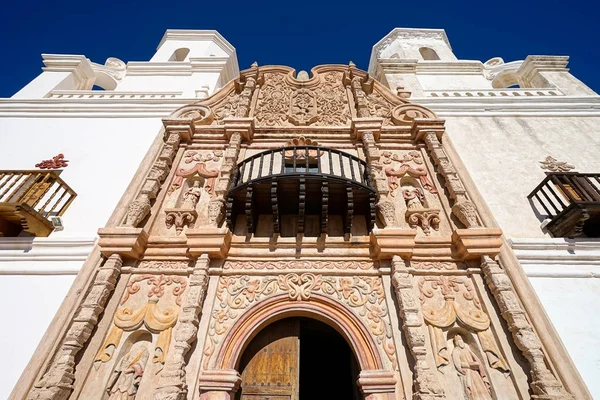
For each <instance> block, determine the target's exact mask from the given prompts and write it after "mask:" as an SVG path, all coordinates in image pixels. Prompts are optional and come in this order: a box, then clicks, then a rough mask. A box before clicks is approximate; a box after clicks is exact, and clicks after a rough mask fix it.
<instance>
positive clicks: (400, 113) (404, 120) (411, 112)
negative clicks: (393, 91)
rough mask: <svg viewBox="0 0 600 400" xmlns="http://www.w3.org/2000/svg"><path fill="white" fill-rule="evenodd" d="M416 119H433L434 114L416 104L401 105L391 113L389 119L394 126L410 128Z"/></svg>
mask: <svg viewBox="0 0 600 400" xmlns="http://www.w3.org/2000/svg"><path fill="white" fill-rule="evenodd" d="M417 118H435V114H434V113H433V112H432V111H431V110H429V109H428V108H426V107H423V106H419V105H416V104H402V105H399V106H396V107H395V108H394V109H393V110H392V111H391V119H392V121H393V122H394V124H396V125H400V126H403V125H404V126H410V125H412V124H413V122H414V121H415V119H417Z"/></svg>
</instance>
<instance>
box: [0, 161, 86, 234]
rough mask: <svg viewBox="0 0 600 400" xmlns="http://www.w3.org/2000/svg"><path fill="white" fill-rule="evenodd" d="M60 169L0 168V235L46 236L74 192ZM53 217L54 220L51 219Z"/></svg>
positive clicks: (53, 228) (53, 227) (64, 209)
mask: <svg viewBox="0 0 600 400" xmlns="http://www.w3.org/2000/svg"><path fill="white" fill-rule="evenodd" d="M59 173H60V171H41V170H31V171H0V236H5V237H14V236H24V235H25V236H36V237H46V236H48V235H50V233H51V232H52V231H54V230H55V229H56V228H57V227H59V228H60V226H59V225H58V221H57V220H56V217H60V216H61V215H63V214H64V212H65V211H66V210H67V208H68V207H69V206H70V205H71V203H72V202H73V200H74V199H75V197H76V196H77V194H76V193H75V192H74V191H73V190H72V189H71V188H70V187H69V185H67V184H66V183H65V182H64V181H63V180H62V179H61V178H60V177H59V176H58V175H59ZM53 220H54V221H53Z"/></svg>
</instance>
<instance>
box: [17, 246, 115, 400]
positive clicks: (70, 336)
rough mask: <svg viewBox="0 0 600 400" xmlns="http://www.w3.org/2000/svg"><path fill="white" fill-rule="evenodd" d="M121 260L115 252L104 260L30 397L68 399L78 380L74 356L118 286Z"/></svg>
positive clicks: (45, 399) (32, 398)
mask: <svg viewBox="0 0 600 400" xmlns="http://www.w3.org/2000/svg"><path fill="white" fill-rule="evenodd" d="M122 264H123V261H122V260H121V257H120V256H119V255H116V254H115V255H112V256H110V257H109V258H108V260H106V261H105V262H104V264H102V266H101V267H100V269H99V270H98V272H97V274H96V277H95V278H94V281H93V283H92V285H91V287H90V290H89V292H88V293H87V294H86V297H85V298H84V299H83V302H82V304H81V307H80V309H79V311H77V313H76V315H75V317H74V318H73V319H72V321H71V324H70V326H69V328H68V330H67V332H66V334H65V337H64V338H63V339H62V341H61V344H60V345H59V346H58V349H57V352H56V353H55V354H54V357H53V359H52V363H51V364H50V366H49V367H48V370H47V371H46V373H44V375H43V376H42V377H41V378H40V379H39V380H38V381H37V382H36V383H35V384H34V387H33V389H31V391H30V392H29V394H28V395H27V400H65V399H67V398H68V397H69V395H70V393H71V390H73V382H74V381H75V376H74V372H75V357H76V356H77V354H78V353H79V351H80V350H81V349H82V348H83V346H85V344H86V343H87V341H88V339H89V338H90V336H91V335H92V331H93V329H94V327H95V326H96V324H97V323H98V317H99V316H100V314H101V313H102V311H103V310H104V307H105V305H106V302H107V301H108V298H109V296H110V293H111V292H112V291H113V290H114V288H115V283H116V282H117V277H118V276H119V272H120V271H121V266H122Z"/></svg>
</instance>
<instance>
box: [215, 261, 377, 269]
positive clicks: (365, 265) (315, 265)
mask: <svg viewBox="0 0 600 400" xmlns="http://www.w3.org/2000/svg"><path fill="white" fill-rule="evenodd" d="M373 267H374V266H373V262H372V261H346V260H335V261H321V260H283V261H231V260H227V261H225V263H224V264H223V269H229V270H232V269H235V270H243V269H253V270H285V269H299V270H301V269H323V270H337V269H340V270H363V271H364V270H368V269H372V268H373Z"/></svg>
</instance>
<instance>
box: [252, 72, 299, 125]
mask: <svg viewBox="0 0 600 400" xmlns="http://www.w3.org/2000/svg"><path fill="white" fill-rule="evenodd" d="M264 76H265V83H264V84H263V86H262V87H261V88H260V92H259V95H258V106H257V110H256V111H257V112H256V114H255V117H256V121H257V124H258V125H265V126H291V125H292V124H291V123H290V122H289V121H288V110H289V107H290V94H291V88H290V87H289V86H288V85H287V84H286V83H285V76H284V75H283V74H280V73H265V74H264Z"/></svg>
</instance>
